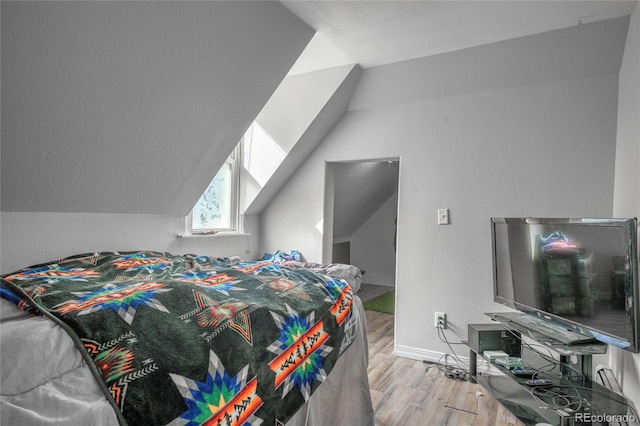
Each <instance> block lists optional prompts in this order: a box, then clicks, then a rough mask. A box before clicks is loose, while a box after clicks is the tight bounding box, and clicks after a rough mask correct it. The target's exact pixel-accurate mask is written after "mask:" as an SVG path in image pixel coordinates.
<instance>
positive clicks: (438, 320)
mask: <svg viewBox="0 0 640 426" xmlns="http://www.w3.org/2000/svg"><path fill="white" fill-rule="evenodd" d="M434 326H435V328H447V314H445V313H444V312H436V315H435V324H434Z"/></svg>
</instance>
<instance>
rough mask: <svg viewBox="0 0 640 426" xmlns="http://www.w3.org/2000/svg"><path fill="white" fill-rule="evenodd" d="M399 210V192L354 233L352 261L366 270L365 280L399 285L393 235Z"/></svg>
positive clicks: (387, 284)
mask: <svg viewBox="0 0 640 426" xmlns="http://www.w3.org/2000/svg"><path fill="white" fill-rule="evenodd" d="M397 213H398V195H397V194H395V195H393V196H392V197H391V198H389V199H388V200H387V201H386V202H385V203H384V204H383V205H382V207H380V208H379V209H378V210H377V211H376V212H375V213H374V214H373V215H372V216H371V217H370V218H369V219H368V220H367V221H366V222H364V223H363V224H362V226H360V227H359V228H358V229H357V230H356V231H355V232H354V233H353V235H351V263H352V264H354V265H356V266H357V267H358V268H360V269H363V270H364V271H365V274H364V276H363V277H362V282H365V283H367V284H378V285H386V286H390V287H393V286H395V283H396V252H395V250H394V248H393V238H394V235H395V229H396V225H395V220H396V215H397Z"/></svg>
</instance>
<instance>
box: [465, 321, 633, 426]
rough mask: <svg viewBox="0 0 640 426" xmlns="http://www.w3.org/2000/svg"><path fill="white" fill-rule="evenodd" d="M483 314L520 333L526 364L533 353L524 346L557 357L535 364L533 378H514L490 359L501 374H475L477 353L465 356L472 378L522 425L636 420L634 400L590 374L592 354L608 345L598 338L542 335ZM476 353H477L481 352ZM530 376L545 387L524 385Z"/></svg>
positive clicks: (570, 424)
mask: <svg viewBox="0 0 640 426" xmlns="http://www.w3.org/2000/svg"><path fill="white" fill-rule="evenodd" d="M487 315H489V316H490V317H491V318H492V319H494V320H495V321H498V322H500V323H502V324H503V326H504V328H505V331H506V332H509V330H513V331H515V332H517V333H519V334H520V335H521V336H522V337H523V341H524V342H526V343H523V344H522V359H523V361H524V363H525V364H528V363H529V361H530V357H531V358H533V357H534V355H535V354H533V353H526V351H525V349H527V351H530V349H529V348H531V347H535V346H544V347H546V348H548V349H550V350H551V351H553V352H556V353H557V354H559V355H560V360H559V361H556V362H553V363H548V364H549V365H550V367H551V368H548V369H543V368H539V367H538V368H537V370H538V371H539V373H537V374H536V375H535V377H519V376H516V375H515V374H514V372H513V371H512V370H510V369H508V368H505V367H504V366H502V365H499V364H497V363H495V362H491V365H492V366H493V367H494V368H496V369H498V370H499V371H500V372H501V373H502V374H495V375H487V374H475V373H476V362H475V361H476V353H475V352H473V349H472V350H471V352H470V356H469V360H470V364H472V365H471V367H470V373H471V374H472V379H473V380H475V381H476V382H477V383H479V384H480V385H482V386H483V387H484V388H485V389H486V390H487V391H489V392H490V393H491V394H492V395H493V396H494V397H495V398H496V399H497V400H498V401H500V402H501V403H502V404H503V405H504V406H505V408H507V409H508V410H509V411H511V412H512V413H513V414H514V415H515V416H516V417H518V418H519V419H520V421H521V422H522V423H524V424H525V425H536V424H539V423H542V424H551V425H562V426H573V425H579V424H593V423H595V424H609V423H607V422H611V423H614V424H617V423H616V422H619V421H620V419H626V420H625V421H627V422H628V424H630V425H631V424H633V425H637V424H638V423H637V422H638V419H637V418H635V416H636V415H637V414H636V413H635V411H634V409H635V408H633V403H632V402H631V401H629V400H627V399H626V398H625V397H624V396H622V395H620V394H618V393H615V392H614V391H612V390H611V389H609V388H606V387H605V386H603V385H601V384H599V383H597V382H595V381H594V380H593V378H592V371H591V370H592V361H591V358H592V355H594V354H602V353H605V352H606V350H607V345H605V344H603V343H599V342H598V343H590V342H589V343H582V344H567V343H566V341H565V342H562V341H559V340H556V339H553V338H551V337H550V336H549V332H547V330H543V331H544V333H542V332H541V331H540V330H538V329H536V328H535V327H525V326H523V325H522V324H521V323H522V321H518V322H516V321H514V316H513V315H512V313H509V312H503V313H495V314H487ZM523 315H524V314H523ZM516 319H517V318H516ZM529 342H530V343H529ZM478 355H480V356H481V357H482V354H480V353H479V354H478ZM536 356H537V355H536ZM541 359H542V358H541ZM531 379H544V380H545V381H546V382H547V383H546V386H539V387H535V386H531V383H529V384H527V381H528V380H529V381H530V380H531ZM629 407H632V408H629ZM594 416H605V417H598V418H599V419H600V418H604V419H606V420H605V421H601V422H600V423H597V422H594V421H593V420H594ZM606 416H609V417H606ZM625 416H626V417H625ZM629 420H631V421H629ZM622 424H624V423H622Z"/></svg>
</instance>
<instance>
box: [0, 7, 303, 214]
mask: <svg viewBox="0 0 640 426" xmlns="http://www.w3.org/2000/svg"><path fill="white" fill-rule="evenodd" d="M1 7H2V25H1V27H2V104H3V107H4V108H3V111H2V164H1V165H2V197H1V198H2V208H3V210H5V211H39V212H94V213H125V214H127V213H151V214H168V215H186V214H188V213H189V211H190V210H191V208H192V207H193V205H194V204H195V203H196V202H197V201H198V198H199V197H200V195H201V194H202V192H203V191H204V190H205V189H206V187H207V185H208V184H209V183H210V182H211V179H213V177H214V176H215V173H216V172H217V170H218V169H219V168H220V166H221V165H222V163H224V160H225V159H226V158H227V157H228V155H229V154H230V153H231V151H232V150H233V148H234V147H235V146H236V144H237V143H238V141H239V140H240V138H241V137H242V135H243V133H244V132H245V131H246V129H247V128H248V127H249V125H250V124H251V122H252V121H253V120H254V119H255V117H256V116H257V115H258V113H259V112H260V109H261V108H262V106H263V105H264V104H265V103H266V102H267V100H268V99H269V97H270V96H271V94H272V93H273V91H274V90H275V89H276V87H277V86H278V84H280V82H281V81H282V79H283V78H284V77H285V75H286V74H287V71H288V70H289V68H290V67H291V66H292V65H293V63H294V62H295V61H296V59H297V58H298V56H299V55H300V53H301V52H302V50H303V49H304V47H305V46H306V44H307V42H308V41H309V40H310V39H311V37H312V36H313V33H314V31H313V30H312V29H311V28H309V27H308V26H307V25H306V24H305V23H304V22H302V21H301V20H300V19H298V18H297V17H296V16H295V15H293V14H292V13H291V12H290V11H289V10H288V9H286V8H285V7H284V6H283V5H282V4H280V3H279V2H275V1H241V2H237V1H201V2H190V1H185V2H180V1H178V2H169V1H167V2H165V1H140V2H138V1H118V2H111V1H106V2H105V1H79V2H60V1H52V2H49V1H45V2H22V1H18V2H6V1H3V2H1Z"/></svg>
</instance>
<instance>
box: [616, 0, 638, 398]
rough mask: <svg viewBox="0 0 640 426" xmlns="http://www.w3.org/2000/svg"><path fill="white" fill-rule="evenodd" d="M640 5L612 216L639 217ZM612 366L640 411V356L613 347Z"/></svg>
mask: <svg viewBox="0 0 640 426" xmlns="http://www.w3.org/2000/svg"><path fill="white" fill-rule="evenodd" d="M639 117H640V6H638V4H636V8H635V11H634V12H633V15H632V16H631V22H630V24H629V33H628V35H627V43H626V46H625V51H624V58H623V61H622V67H621V68H620V90H619V93H618V137H617V143H616V175H615V190H614V199H613V214H614V216H617V217H634V216H635V217H638V218H640V167H639V165H640V119H639ZM609 364H610V365H611V367H612V368H613V370H614V372H615V374H616V377H617V378H618V381H619V382H620V384H621V385H622V389H623V391H624V393H625V395H626V396H627V397H628V398H630V399H631V400H632V401H635V404H636V408H638V409H640V354H632V353H629V352H624V351H621V350H618V349H616V348H611V350H610V352H609Z"/></svg>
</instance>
